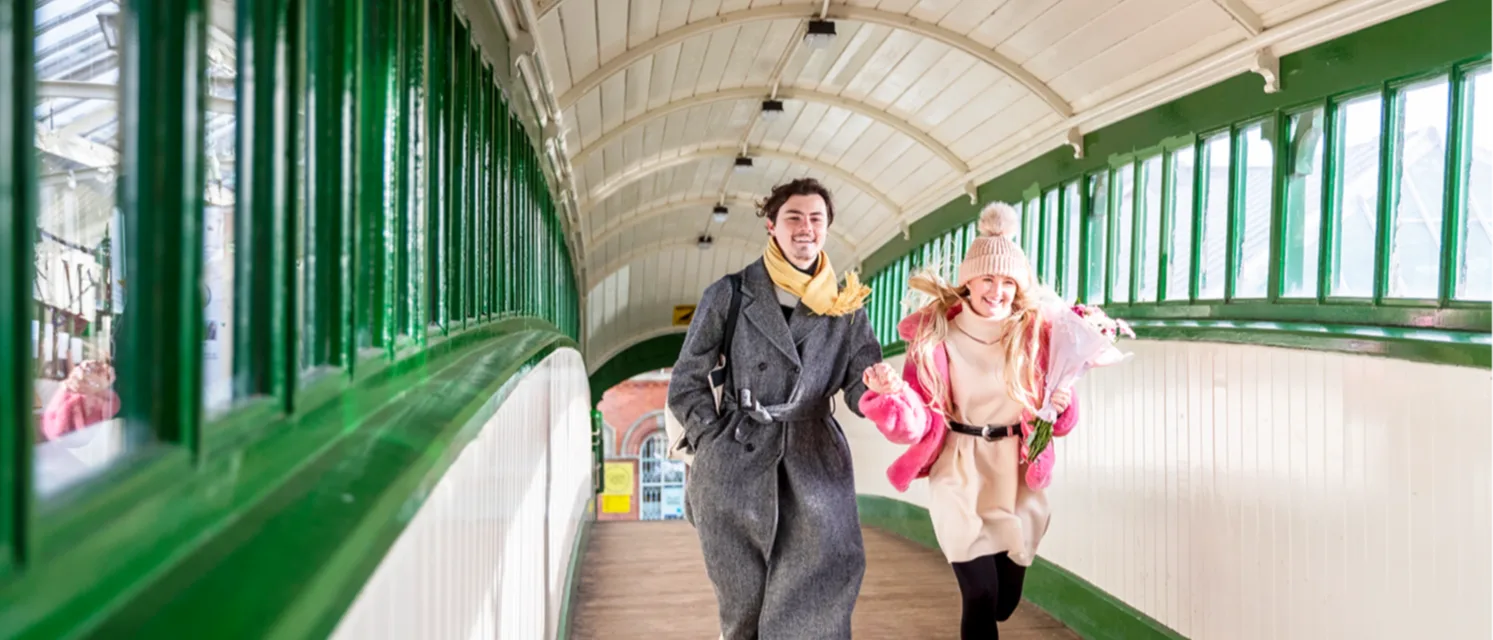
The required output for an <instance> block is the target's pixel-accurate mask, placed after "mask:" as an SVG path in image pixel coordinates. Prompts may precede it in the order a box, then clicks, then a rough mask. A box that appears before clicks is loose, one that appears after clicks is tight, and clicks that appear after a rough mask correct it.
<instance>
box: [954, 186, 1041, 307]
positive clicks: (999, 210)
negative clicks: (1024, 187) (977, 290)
mask: <svg viewBox="0 0 1493 640" xmlns="http://www.w3.org/2000/svg"><path fill="white" fill-rule="evenodd" d="M979 230H980V237H978V238H975V241H974V242H971V243H970V245H969V252H968V253H965V254H964V262H962V263H960V264H959V284H958V286H961V287H962V286H964V285H966V284H969V281H970V280H974V279H976V278H980V277H982V276H1006V277H1008V278H1011V279H1012V280H1015V281H1016V287H1017V288H1018V289H1026V288H1027V286H1028V285H1029V284H1030V273H1031V265H1030V264H1028V263H1027V260H1026V253H1025V252H1023V251H1022V250H1021V245H1018V244H1016V240H1017V238H1018V237H1019V236H1020V234H1021V214H1020V213H1017V212H1016V208H1015V207H1012V206H1011V205H1009V204H1006V203H1004V202H992V203H990V204H988V205H985V209H984V210H983V211H981V212H980V224H979Z"/></svg>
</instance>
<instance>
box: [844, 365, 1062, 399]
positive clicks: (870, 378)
mask: <svg viewBox="0 0 1493 640" xmlns="http://www.w3.org/2000/svg"><path fill="white" fill-rule="evenodd" d="M861 381H862V382H865V383H866V386H867V387H869V388H870V389H871V390H872V391H875V392H876V393H879V394H881V395H884V396H889V395H893V394H896V393H900V392H901V391H902V385H903V382H902V375H901V374H899V373H897V370H896V369H893V368H892V365H889V364H887V363H885V362H878V363H876V364H874V365H871V366H869V367H866V371H865V373H862V374H861ZM1054 395H1056V394H1054Z"/></svg>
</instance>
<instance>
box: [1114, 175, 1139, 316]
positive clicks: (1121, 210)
mask: <svg viewBox="0 0 1493 640" xmlns="http://www.w3.org/2000/svg"><path fill="white" fill-rule="evenodd" d="M1115 182H1116V183H1117V184H1116V186H1117V187H1118V188H1116V189H1115V225H1114V227H1115V228H1114V231H1113V233H1114V237H1115V255H1114V271H1113V272H1112V274H1113V279H1112V280H1111V281H1110V290H1109V301H1110V302H1119V303H1126V302H1130V279H1131V275H1130V260H1131V255H1132V254H1131V245H1132V244H1133V243H1134V239H1135V220H1134V217H1135V216H1134V213H1135V165H1129V164H1127V165H1125V166H1123V167H1120V168H1119V169H1118V170H1116V171H1115Z"/></svg>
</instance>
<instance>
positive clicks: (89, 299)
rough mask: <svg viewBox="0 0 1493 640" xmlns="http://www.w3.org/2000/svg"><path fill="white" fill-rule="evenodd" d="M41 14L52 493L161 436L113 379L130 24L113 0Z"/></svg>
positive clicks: (40, 163) (123, 256) (40, 443)
mask: <svg viewBox="0 0 1493 640" xmlns="http://www.w3.org/2000/svg"><path fill="white" fill-rule="evenodd" d="M35 21H36V23H35V28H36V32H35V34H36V35H35V53H36V60H35V62H36V79H37V83H38V87H37V89H38V91H37V94H38V97H37V102H36V109H35V114H34V115H35V118H36V172H37V177H38V180H39V182H38V185H37V207H36V209H37V210H36V216H37V217H36V227H37V228H36V244H35V280H34V286H33V288H32V300H33V304H34V307H33V310H34V313H33V316H32V321H31V341H32V342H31V355H32V363H33V365H32V372H33V375H34V379H33V388H34V389H35V397H34V398H33V401H32V408H33V415H34V417H35V424H36V434H35V437H36V442H37V445H36V449H35V456H36V457H35V466H34V469H33V472H34V474H35V479H36V487H37V492H38V493H39V494H40V495H43V496H47V495H51V494H53V493H55V492H57V491H59V490H61V489H63V488H66V487H68V486H70V485H72V484H74V483H76V482H78V481H79V480H82V479H84V478H86V477H88V476H90V475H92V474H93V473H95V472H97V471H99V470H101V469H102V468H104V467H106V466H108V465H109V464H110V463H111V462H112V461H114V460H116V459H118V458H119V457H120V456H121V455H123V454H124V453H125V451H126V449H127V448H129V447H134V446H139V445H140V444H141V443H143V442H146V441H148V440H149V439H150V438H152V437H153V434H151V433H149V432H148V429H144V428H140V431H141V432H140V433H134V432H133V431H134V430H135V428H138V427H135V428H126V426H125V424H124V420H123V419H122V418H121V409H122V407H121V405H120V400H119V395H118V394H117V393H116V384H115V376H116V373H117V372H119V371H122V369H121V368H120V367H119V365H118V363H117V362H116V360H115V354H116V353H117V348H116V347H117V346H118V345H117V341H118V339H119V337H120V335H121V329H122V326H121V324H120V318H121V317H122V315H123V312H124V308H125V304H126V302H127V301H128V296H127V289H126V284H127V282H128V278H127V277H126V269H127V267H129V266H130V264H131V263H132V262H133V260H134V259H135V256H132V255H130V253H129V244H128V242H127V241H128V238H127V237H126V236H125V233H124V232H125V224H124V219H123V217H122V216H121V215H120V211H119V209H118V208H117V203H118V195H117V191H116V187H117V183H116V180H117V174H116V171H117V170H118V168H119V155H120V149H121V148H122V145H121V140H120V131H121V127H120V123H121V122H122V121H123V118H121V115H122V114H121V113H120V95H121V92H120V87H119V66H120V50H119V46H120V43H121V37H120V29H122V28H124V26H125V25H124V22H123V21H122V20H120V16H119V11H118V7H117V6H115V5H114V4H112V3H99V4H95V5H93V8H90V9H80V7H78V6H77V5H75V4H71V3H61V2H53V3H43V4H40V6H38V7H37V10H36V13H35ZM80 83H84V84H80ZM85 84H86V86H85ZM127 431H129V432H130V433H128V434H127V433H126V432H127Z"/></svg>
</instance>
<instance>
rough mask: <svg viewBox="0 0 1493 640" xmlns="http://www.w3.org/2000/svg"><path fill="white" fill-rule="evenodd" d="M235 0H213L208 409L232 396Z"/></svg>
mask: <svg viewBox="0 0 1493 640" xmlns="http://www.w3.org/2000/svg"><path fill="white" fill-rule="evenodd" d="M235 5H236V2H235V0H213V2H211V3H209V5H208V18H209V26H208V39H207V78H208V84H207V91H208V103H207V140H206V143H205V146H204V148H205V149H206V161H207V190H206V192H205V193H204V194H203V203H204V207H203V222H202V238H203V262H202V283H203V319H202V321H203V324H204V326H203V333H202V336H203V338H202V339H203V344H202V403H203V407H204V409H205V410H206V412H207V413H208V414H213V413H217V412H220V411H222V410H223V409H226V408H228V406H229V403H230V402H231V401H232V400H233V312H234V307H233V266H234V201H235V195H236V194H235V188H236V184H237V181H236V179H235V178H236V177H237V172H236V171H235V166H236V160H237V159H238V154H237V153H236V141H235V137H236V132H237V128H238V127H237V116H236V115H235V113H234V102H235V96H236V95H237V94H236V89H235V87H234V83H235V80H236V79H237V77H238V70H237V63H236V59H235V52H236V49H237V45H236V43H235V36H234V27H235V25H234V18H235V13H234V11H235V9H234V7H235Z"/></svg>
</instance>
